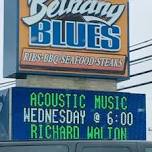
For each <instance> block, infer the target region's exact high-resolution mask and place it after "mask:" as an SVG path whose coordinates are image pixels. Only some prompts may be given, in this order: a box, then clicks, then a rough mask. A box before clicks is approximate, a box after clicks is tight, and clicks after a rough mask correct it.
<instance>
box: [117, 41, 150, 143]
mask: <svg viewBox="0 0 152 152" xmlns="http://www.w3.org/2000/svg"><path fill="white" fill-rule="evenodd" d="M117 88H118V91H121V92H131V93H144V94H146V107H147V108H146V109H147V116H146V117H147V125H146V126H147V129H146V130H147V131H146V132H147V140H152V40H151V39H150V40H148V41H144V42H142V43H138V44H136V45H132V46H131V47H130V79H129V80H126V81H122V82H119V83H118V85H117Z"/></svg>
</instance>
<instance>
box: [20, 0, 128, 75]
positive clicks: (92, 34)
mask: <svg viewBox="0 0 152 152" xmlns="http://www.w3.org/2000/svg"><path fill="white" fill-rule="evenodd" d="M19 9H20V11H19V18H20V20H19V59H18V60H19V61H18V62H19V72H26V73H28V72H30V73H31V72H32V73H43V74H44V73H45V74H72V75H87V76H98V77H101V76H110V77H111V76H112V77H127V76H128V11H127V9H128V8H127V1H126V0H122V1H121V2H120V1H118V0H109V1H106V0H102V1H100V0H22V1H20V2H19Z"/></svg>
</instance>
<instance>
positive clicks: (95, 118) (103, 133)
mask: <svg viewBox="0 0 152 152" xmlns="http://www.w3.org/2000/svg"><path fill="white" fill-rule="evenodd" d="M11 120H12V140H19V141H23V140H112V139H115V140H145V139H146V107H145V95H143V94H130V93H121V92H117V93H116V92H100V91H84V90H67V89H45V88H43V89H42V88H12V119H11Z"/></svg>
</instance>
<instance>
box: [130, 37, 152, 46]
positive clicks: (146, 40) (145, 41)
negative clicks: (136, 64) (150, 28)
mask: <svg viewBox="0 0 152 152" xmlns="http://www.w3.org/2000/svg"><path fill="white" fill-rule="evenodd" d="M150 41H152V39H148V40H146V41H142V42H139V43H136V44H134V45H131V46H130V47H134V46H137V45H140V44H144V43H147V42H150Z"/></svg>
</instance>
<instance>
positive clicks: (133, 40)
mask: <svg viewBox="0 0 152 152" xmlns="http://www.w3.org/2000/svg"><path fill="white" fill-rule="evenodd" d="M129 6H130V7H129V11H130V13H129V21H130V26H129V27H130V33H129V34H130V45H133V44H137V43H139V42H142V41H145V40H148V39H151V38H152V8H151V7H152V0H144V1H143V0H130V3H129ZM2 14H3V0H0V57H1V58H0V80H1V78H2V71H3V70H2V67H3V64H2V60H3V54H2V51H3V41H2V40H3V15H2Z"/></svg>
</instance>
